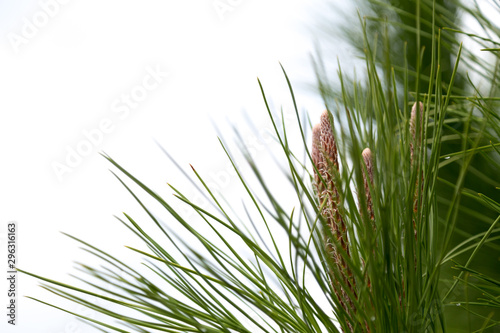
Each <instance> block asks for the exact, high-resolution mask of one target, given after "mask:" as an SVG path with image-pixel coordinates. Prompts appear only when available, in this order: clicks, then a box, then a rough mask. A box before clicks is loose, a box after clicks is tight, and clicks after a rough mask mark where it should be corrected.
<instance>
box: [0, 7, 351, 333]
mask: <svg viewBox="0 0 500 333" xmlns="http://www.w3.org/2000/svg"><path fill="white" fill-rule="evenodd" d="M324 2H325V1H320V0H315V1H311V0H307V1H306V0H287V1H284V0H283V1H282V0H279V1H278V0H277V1H264V0H239V1H236V0H222V1H213V0H203V1H201V0H194V1H164V0H163V1H160V0H144V1H123V0H120V1H118V0H113V1H95V0H88V1H76V0H74V1H71V0H69V1H68V0H65V1H62V0H60V1H57V0H42V1H40V2H39V1H28V0H25V1H15V2H14V1H9V2H6V1H2V2H0V7H1V8H0V35H1V39H0V49H1V52H0V53H1V57H2V61H0V91H1V93H0V96H1V98H0V114H1V120H0V142H1V144H0V154H1V156H2V163H1V165H0V186H1V189H2V190H1V191H0V196H1V197H0V199H1V201H0V202H1V206H0V207H1V209H0V211H1V214H0V217H1V218H0V222H1V223H0V226H1V228H2V230H0V238H1V240H2V244H1V252H0V258H1V261H2V263H1V264H0V266H1V267H2V269H4V267H5V263H4V261H5V262H6V250H5V248H6V246H5V236H6V225H7V223H8V221H16V222H17V223H18V226H19V228H18V254H17V255H18V260H19V261H18V263H19V267H20V268H22V269H24V270H27V271H30V272H33V273H36V274H39V275H42V276H46V277H49V278H53V279H56V280H62V281H68V282H71V281H74V280H72V278H71V277H70V276H69V274H70V273H71V274H75V273H76V274H77V275H78V272H76V271H75V270H74V266H73V262H74V261H83V262H88V260H90V258H91V257H89V256H87V255H85V253H84V252H83V251H81V250H80V249H79V248H78V244H77V243H76V242H74V241H72V240H70V239H69V238H67V237H66V236H64V235H62V234H61V233H60V231H63V232H66V233H69V234H72V235H75V236H77V237H79V238H81V239H83V240H86V241H89V242H91V243H92V244H95V245H97V246H99V247H103V248H105V249H109V250H110V251H113V253H118V254H120V253H121V252H120V251H123V246H124V245H133V244H134V242H135V239H130V233H129V232H127V231H126V230H125V228H123V227H122V226H121V225H120V224H119V223H117V221H116V220H115V218H114V217H113V215H121V213H122V212H124V211H126V212H127V213H130V214H132V215H133V214H134V212H136V211H137V210H138V208H137V204H136V203H135V202H134V201H133V200H132V199H131V197H130V195H129V194H128V193H126V191H125V189H124V188H123V187H122V186H121V185H120V184H119V183H118V181H117V180H116V179H115V178H114V177H113V176H112V174H111V173H110V172H109V170H108V169H109V168H110V164H109V163H108V162H107V161H105V160H104V158H102V157H101V156H100V155H99V152H100V151H104V152H106V153H107V154H109V155H110V156H112V157H113V158H114V159H116V160H117V161H118V162H119V163H121V164H122V165H123V166H125V167H126V168H128V169H129V170H131V171H132V173H134V174H135V175H136V176H137V177H139V178H140V179H142V180H143V181H144V182H145V183H146V184H150V185H152V186H153V188H155V189H158V191H163V192H162V193H171V192H172V191H171V190H169V189H168V188H167V186H166V182H169V183H171V184H174V185H175V186H176V187H178V188H180V189H183V188H187V186H188V185H187V184H188V183H187V181H186V180H185V179H183V178H182V177H181V176H180V175H181V174H180V172H179V171H178V170H177V169H176V167H175V166H174V165H173V164H172V163H171V162H170V161H169V160H168V159H167V158H166V157H165V155H164V154H163V153H162V152H161V150H160V149H159V147H158V146H157V145H156V143H155V141H157V142H158V143H160V144H161V145H162V146H163V147H164V148H165V149H166V150H167V151H168V152H169V153H170V154H171V155H172V156H173V157H175V159H176V160H177V162H178V163H179V164H180V165H181V167H182V168H184V169H185V170H186V171H187V172H189V163H191V164H192V165H194V166H196V168H197V170H200V172H201V173H202V174H204V175H205V176H208V177H211V178H212V181H213V182H215V183H217V181H218V180H219V181H220V182H221V183H224V185H223V186H221V187H223V188H222V190H223V191H222V192H224V193H225V194H227V195H231V193H232V191H234V188H233V186H232V183H231V182H229V184H228V182H227V181H226V179H225V178H224V177H225V176H224V172H225V170H226V169H227V160H226V159H225V158H224V155H223V152H222V149H221V147H220V145H219V142H218V140H217V132H216V130H215V129H214V126H213V123H215V124H217V126H218V127H219V129H220V131H221V132H222V133H223V134H224V135H225V137H226V140H228V141H231V140H232V138H234V134H233V132H231V127H230V126H231V124H234V125H235V126H236V127H237V128H239V129H240V128H241V132H240V134H241V135H242V137H243V138H244V140H245V142H246V143H247V144H248V145H249V146H250V148H251V149H253V151H254V152H255V157H256V159H257V160H258V159H259V156H260V152H261V151H263V150H264V149H263V147H265V146H266V145H269V144H270V143H269V142H268V141H265V140H264V138H262V137H259V136H258V135H257V136H256V135H255V133H253V132H252V131H251V130H249V128H248V126H247V124H246V122H247V121H246V119H247V118H245V116H244V114H245V113H246V114H247V115H248V118H250V119H252V121H253V123H254V124H255V125H256V126H257V128H259V129H267V128H270V127H269V122H268V118H267V117H268V116H267V111H266V109H265V107H264V103H263V100H262V97H261V94H260V90H259V87H258V84H257V80H256V79H257V77H259V78H260V79H261V81H262V83H263V85H264V88H265V89H266V93H267V95H268V96H269V98H270V100H271V102H272V105H273V107H274V110H275V111H277V112H279V110H280V107H283V110H284V112H285V113H290V112H292V108H291V99H290V97H289V94H288V88H287V86H286V82H285V79H284V77H283V75H282V73H281V68H280V66H279V62H281V63H282V64H283V66H284V67H285V69H286V70H287V73H288V75H289V77H290V79H291V81H292V84H293V85H294V88H295V93H296V97H297V100H298V104H299V108H300V110H307V111H308V112H309V114H310V116H311V118H312V119H317V117H318V115H319V114H320V112H321V111H322V110H323V104H322V102H321V100H320V98H319V96H318V94H317V93H315V92H314V90H313V88H312V86H311V84H312V83H314V74H313V70H312V66H311V62H310V56H311V54H312V53H314V46H315V44H314V43H315V42H318V40H319V39H321V37H320V36H319V35H316V34H315V29H316V28H315V27H316V24H317V23H318V22H316V21H315V20H316V17H317V13H318V12H321V11H322V9H321V8H322V6H323V4H324ZM215 5H220V6H221V7H220V10H219V11H218V10H217V9H216V7H215ZM44 7H45V9H44ZM223 8H225V10H224V9H223ZM47 13H49V14H50V15H48V14H47ZM320 23H321V22H320ZM329 23H330V22H324V24H326V25H328V24H329ZM330 52H331V53H330V54H329V56H330V57H333V58H335V57H337V56H341V57H344V58H350V55H349V54H348V53H346V51H345V50H342V49H340V48H339V49H338V50H337V49H334V50H331V51H330ZM151 71H159V72H162V73H163V72H168V76H166V77H160V78H159V79H158V80H159V81H161V82H159V83H158V84H155V81H154V80H151V78H150V77H149V76H148V75H150V74H148V73H149V72H151ZM334 75H335V73H332V76H334ZM144 80H147V84H149V86H148V87H150V89H151V90H150V91H147V90H144V88H143V87H142V85H143V81H144ZM153 86H154V87H153ZM145 91H146V94H144V92H145ZM141 93H142V94H141ZM131 94H132V95H134V94H135V99H136V102H137V103H135V102H134V101H132V102H130V105H131V106H130V107H127V106H126V104H124V103H125V102H124V99H125V98H127V97H126V95H131ZM133 98H134V97H133ZM102 122H105V123H106V122H107V124H106V126H105V128H106V129H107V133H102V131H101V130H99V127H100V126H101V124H102ZM97 130H99V131H100V132H96V131H97ZM85 133H88V135H90V136H91V137H92V138H93V140H94V143H91V144H89V140H88V139H87V138H86V134H85ZM89 133H90V134H89ZM99 133H101V134H99ZM78 149H80V151H84V152H86V156H83V157H81V159H76V157H75V156H73V157H68V155H70V154H72V153H70V151H77V150H78ZM73 154H74V153H73ZM67 158H70V159H73V160H72V161H73V165H72V166H70V167H68V169H60V173H59V176H58V174H57V173H56V172H55V170H54V165H56V164H57V163H60V164H57V165H58V167H59V168H61V166H62V165H66V166H67V161H66V159H67ZM235 193H236V192H235ZM189 194H190V192H189V190H187V191H186V195H188V196H189ZM193 195H194V194H193ZM172 198H173V197H172ZM123 253H126V252H123ZM122 258H123V257H122ZM4 259H5V260H4ZM86 260H87V261H86ZM0 288H1V289H0V295H1V297H0V299H1V300H0V304H1V305H2V308H4V306H3V304H5V302H6V296H5V295H6V290H7V285H6V281H5V279H2V282H1V283H0ZM18 291H19V293H20V297H18V317H17V320H18V325H17V326H16V327H14V328H13V327H12V326H10V325H7V324H6V319H5V315H4V312H6V311H5V310H2V311H1V316H0V318H2V319H1V323H0V331H1V332H29V333H32V332H37V333H43V332H47V333H62V332H65V333H69V332H97V330H96V329H93V328H90V327H88V326H86V325H85V324H83V323H81V322H80V321H78V320H76V319H74V318H73V317H72V316H70V315H68V314H65V313H63V312H62V311H59V310H55V309H53V308H50V307H48V306H46V305H43V304H39V303H38V302H35V301H33V300H31V299H27V298H25V297H23V296H33V297H36V298H41V299H43V300H45V301H48V302H50V303H52V302H53V303H55V304H58V305H61V306H63V307H65V308H66V309H68V310H70V311H75V312H79V313H84V314H85V313H86V314H88V315H91V316H92V315H94V314H92V313H89V312H88V310H85V309H82V308H81V307H80V306H77V305H74V304H72V303H68V302H64V300H62V299H60V298H57V297H54V296H51V294H49V293H47V292H45V291H44V290H43V289H42V288H40V287H39V286H38V282H37V281H36V280H35V279H34V278H31V277H27V276H24V275H19V276H18ZM86 311H87V312H86ZM96 318H97V317H96Z"/></svg>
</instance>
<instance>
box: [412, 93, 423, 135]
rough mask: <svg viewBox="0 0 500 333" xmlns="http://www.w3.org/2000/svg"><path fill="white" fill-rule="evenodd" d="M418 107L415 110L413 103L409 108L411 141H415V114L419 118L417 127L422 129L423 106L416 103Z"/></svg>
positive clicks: (420, 103) (415, 105) (415, 106)
mask: <svg viewBox="0 0 500 333" xmlns="http://www.w3.org/2000/svg"><path fill="white" fill-rule="evenodd" d="M418 105H419V107H418V108H417V102H415V103H414V104H413V106H412V108H411V115H410V132H411V136H412V138H413V140H415V136H416V133H417V112H418V116H419V125H420V126H419V127H422V121H423V115H424V104H422V102H418Z"/></svg>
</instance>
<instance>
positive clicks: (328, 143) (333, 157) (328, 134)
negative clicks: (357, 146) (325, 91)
mask: <svg viewBox="0 0 500 333" xmlns="http://www.w3.org/2000/svg"><path fill="white" fill-rule="evenodd" d="M320 126H321V136H320V142H321V149H322V150H323V151H322V152H323V153H324V154H325V156H327V157H328V159H329V160H330V163H333V165H334V166H335V167H338V162H337V145H336V143H335V137H334V136H333V129H332V124H331V122H330V115H329V113H328V110H325V111H323V113H322V114H321V119H320Z"/></svg>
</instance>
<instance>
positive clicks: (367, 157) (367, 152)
mask: <svg viewBox="0 0 500 333" xmlns="http://www.w3.org/2000/svg"><path fill="white" fill-rule="evenodd" d="M361 155H362V156H363V161H364V162H365V165H366V170H367V171H368V174H370V175H371V174H372V151H371V149H370V148H365V149H364V150H363V152H362V153H361Z"/></svg>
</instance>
